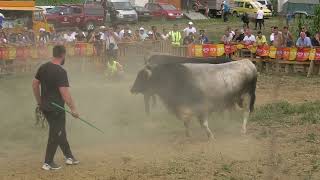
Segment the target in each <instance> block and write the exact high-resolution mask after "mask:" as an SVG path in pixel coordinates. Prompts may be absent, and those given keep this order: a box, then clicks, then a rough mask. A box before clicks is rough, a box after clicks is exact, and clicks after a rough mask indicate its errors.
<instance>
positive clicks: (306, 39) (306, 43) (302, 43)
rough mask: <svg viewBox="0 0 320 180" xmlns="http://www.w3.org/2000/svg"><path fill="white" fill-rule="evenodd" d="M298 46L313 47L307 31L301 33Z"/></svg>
mask: <svg viewBox="0 0 320 180" xmlns="http://www.w3.org/2000/svg"><path fill="white" fill-rule="evenodd" d="M296 46H297V47H312V44H311V39H310V38H309V37H307V35H306V33H305V32H301V33H300V37H299V39H298V40H297V43H296Z"/></svg>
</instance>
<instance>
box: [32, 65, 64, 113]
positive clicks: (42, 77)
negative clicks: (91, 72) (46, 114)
mask: <svg viewBox="0 0 320 180" xmlns="http://www.w3.org/2000/svg"><path fill="white" fill-rule="evenodd" d="M35 78H36V79H38V80H39V81H40V84H41V108H42V110H43V111H54V110H55V109H56V108H55V107H53V106H52V104H51V102H54V103H56V104H58V105H60V106H64V100H63V99H62V96H61V94H60V91H59V87H69V81H68V75H67V72H66V70H64V69H63V68H62V67H61V66H60V65H56V64H53V63H51V62H47V63H45V64H43V65H42V66H40V68H39V69H38V72H37V74H36V76H35Z"/></svg>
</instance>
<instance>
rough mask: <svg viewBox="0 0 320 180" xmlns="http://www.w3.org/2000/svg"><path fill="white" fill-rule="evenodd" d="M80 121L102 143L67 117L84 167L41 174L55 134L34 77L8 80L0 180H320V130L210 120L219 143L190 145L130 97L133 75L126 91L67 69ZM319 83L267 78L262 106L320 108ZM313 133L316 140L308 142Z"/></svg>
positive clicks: (176, 124) (177, 125) (201, 136)
mask: <svg viewBox="0 0 320 180" xmlns="http://www.w3.org/2000/svg"><path fill="white" fill-rule="evenodd" d="M68 68H69V69H72V70H70V71H69V76H70V82H71V89H72V93H73V96H74V98H75V101H76V104H77V106H78V108H79V112H80V114H81V116H82V117H83V118H85V119H87V120H88V121H90V122H92V123H94V124H95V125H97V126H98V127H99V128H101V129H103V130H104V131H105V134H101V133H99V132H97V131H95V130H94V129H91V128H90V127H88V126H86V125H84V124H83V123H81V122H80V121H78V120H75V119H73V118H71V117H68V118H67V120H68V123H67V131H68V138H69V141H70V144H71V147H72V150H73V152H74V154H75V156H76V157H77V158H78V159H79V160H80V161H81V164H79V165H78V166H65V165H64V164H63V157H62V154H61V151H60V150H59V151H58V153H57V156H56V162H57V163H59V164H61V165H63V168H62V170H59V171H51V172H45V171H43V170H41V169H40V168H41V165H42V162H43V157H44V150H45V147H46V141H47V131H48V130H47V129H41V128H40V127H35V126H34V123H35V117H34V108H35V103H34V100H33V96H32V91H31V80H32V74H27V75H23V76H22V75H19V76H18V75H15V76H7V77H2V78H0V84H1V85H0V114H1V116H0V117H1V120H0V144H1V146H0V180H6V179H10V180H11V179H17V180H37V179H43V180H45V179H50V180H51V179H68V180H69V179H70V180H79V179H84V180H98V179H99V180H118V179H120V180H122V179H128V180H130V179H142V180H143V179H146V180H149V179H190V180H198V179H199V180H205V179H230V180H231V179H233V180H238V179H243V180H248V179H265V180H273V179H277V180H286V179H288V180H289V179H290V180H294V179H315V180H316V179H320V178H319V177H320V172H319V168H318V166H319V167H320V148H319V147H320V146H319V143H320V142H319V140H320V138H319V137H320V125H319V124H316V125H309V124H306V125H292V126H289V125H287V126H283V125H277V124H272V125H270V126H262V125H259V124H257V123H255V122H250V121H249V124H248V134H247V135H241V133H240V129H241V123H242V122H241V120H240V119H239V118H237V117H234V118H231V119H225V118H223V117H220V116H217V117H212V119H211V120H210V122H209V123H210V127H211V129H212V130H213V131H214V133H215V136H216V140H215V141H214V142H207V139H206V136H205V133H204V132H203V131H202V130H201V128H200V125H199V124H198V123H197V122H196V121H194V122H193V124H192V137H191V138H186V137H185V135H184V127H183V124H182V122H180V121H179V120H177V119H176V118H175V117H173V116H172V115H169V114H168V112H167V110H166V109H165V108H164V107H163V106H162V105H161V103H158V104H157V105H156V107H154V108H153V109H152V115H151V116H150V117H147V116H145V114H144V109H143V107H144V106H143V98H142V96H141V95H136V96H135V95H131V94H130V92H129V89H130V86H131V85H132V83H133V81H134V78H135V77H134V71H133V72H132V73H130V74H128V75H127V76H126V78H125V79H124V80H123V81H121V82H108V81H106V80H105V78H104V77H103V76H102V75H101V73H97V72H90V71H91V70H88V71H89V72H88V71H81V68H80V67H78V66H74V67H71V66H69V67H68V66H67V69H68ZM319 84H320V78H319V77H314V78H309V79H307V78H305V77H303V76H300V75H295V76H282V75H266V74H260V75H259V80H258V88H257V103H256V106H257V107H259V106H262V105H264V104H268V103H274V102H278V101H288V102H290V103H303V102H306V101H315V100H320V93H318V92H319V87H320V85H319ZM310 134H313V135H314V139H315V141H312V142H309V141H308V138H307V137H308V135H310Z"/></svg>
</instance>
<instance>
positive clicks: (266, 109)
mask: <svg viewBox="0 0 320 180" xmlns="http://www.w3.org/2000/svg"><path fill="white" fill-rule="evenodd" d="M319 109H320V101H315V102H306V103H302V104H290V103H288V102H285V101H283V102H278V103H273V104H267V105H263V106H261V107H259V108H257V110H256V111H255V112H254V114H253V115H252V119H251V120H252V121H256V122H259V123H263V124H271V123H273V122H278V123H291V124H292V123H295V122H296V123H298V124H304V123H311V124H316V123H319V122H320V111H319Z"/></svg>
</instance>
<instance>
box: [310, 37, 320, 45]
mask: <svg viewBox="0 0 320 180" xmlns="http://www.w3.org/2000/svg"><path fill="white" fill-rule="evenodd" d="M311 44H312V46H320V43H319V41H317V39H316V38H312V39H311Z"/></svg>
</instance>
